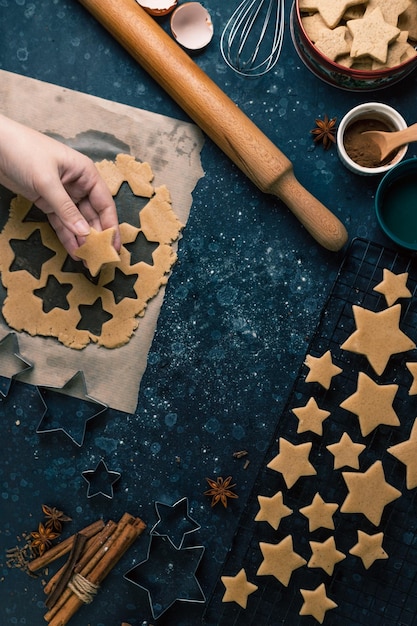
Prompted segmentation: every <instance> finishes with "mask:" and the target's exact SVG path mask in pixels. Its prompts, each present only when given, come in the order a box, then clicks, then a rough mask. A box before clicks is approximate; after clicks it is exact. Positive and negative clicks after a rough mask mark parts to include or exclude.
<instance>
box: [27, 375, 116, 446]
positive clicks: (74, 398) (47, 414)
mask: <svg viewBox="0 0 417 626" xmlns="http://www.w3.org/2000/svg"><path fill="white" fill-rule="evenodd" d="M37 390H38V393H39V396H40V398H41V400H42V402H43V404H44V406H45V411H44V413H43V415H42V418H41V421H40V422H39V424H38V427H37V429H36V432H37V433H51V432H57V431H59V430H62V431H63V432H64V433H65V434H66V435H67V436H68V437H69V438H70V439H71V440H72V441H73V442H74V443H75V444H76V445H77V446H79V447H81V446H82V445H83V443H84V437H85V432H86V428H87V422H89V421H90V420H92V419H93V418H95V417H97V416H98V415H100V414H101V413H103V412H104V411H105V410H106V409H107V408H108V406H107V404H104V403H103V402H100V401H99V400H96V399H95V398H93V397H91V396H89V395H88V393H87V387H86V383H85V377H84V373H83V372H82V371H81V370H79V371H78V372H76V374H74V376H72V378H70V379H69V380H68V381H67V382H66V383H65V384H64V386H63V387H43V386H38V387H37ZM72 394H74V395H72ZM63 399H65V400H63Z"/></svg>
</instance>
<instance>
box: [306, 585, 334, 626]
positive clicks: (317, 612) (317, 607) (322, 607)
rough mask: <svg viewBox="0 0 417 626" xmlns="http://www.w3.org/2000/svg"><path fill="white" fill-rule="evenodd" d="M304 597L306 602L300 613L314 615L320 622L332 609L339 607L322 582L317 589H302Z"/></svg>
mask: <svg viewBox="0 0 417 626" xmlns="http://www.w3.org/2000/svg"><path fill="white" fill-rule="evenodd" d="M300 592H301V595H302V596H303V598H304V604H303V606H302V607H301V609H300V615H312V616H313V617H314V618H315V619H316V620H317V621H318V622H319V623H320V624H322V623H323V621H324V617H325V615H326V613H327V611H329V610H330V609H335V608H336V607H337V604H336V602H333V600H330V598H328V597H327V595H326V587H325V586H324V583H321V585H319V586H318V587H317V588H316V589H300Z"/></svg>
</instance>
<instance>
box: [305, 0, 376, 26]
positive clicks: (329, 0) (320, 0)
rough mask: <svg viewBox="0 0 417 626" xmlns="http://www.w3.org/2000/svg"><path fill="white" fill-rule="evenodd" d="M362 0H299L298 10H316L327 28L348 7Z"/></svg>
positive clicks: (340, 16)
mask: <svg viewBox="0 0 417 626" xmlns="http://www.w3.org/2000/svg"><path fill="white" fill-rule="evenodd" d="M363 2H364V0H299V6H300V11H318V12H319V13H320V15H321V16H322V18H323V20H324V21H325V22H326V24H327V26H328V27H329V28H334V27H335V26H336V25H337V24H338V23H339V22H340V20H341V19H342V17H343V14H344V13H345V12H346V9H348V8H349V7H352V6H355V5H356V4H363Z"/></svg>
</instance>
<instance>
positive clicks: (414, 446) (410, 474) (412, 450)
mask: <svg viewBox="0 0 417 626" xmlns="http://www.w3.org/2000/svg"><path fill="white" fill-rule="evenodd" d="M387 452H389V453H390V454H392V456H394V457H395V458H396V459H398V460H399V461H401V463H404V465H405V466H406V485H407V489H414V487H417V419H415V420H414V424H413V427H412V429H411V433H410V437H409V438H408V439H407V440H406V441H403V442H402V443H397V444H396V445H395V446H391V447H390V448H388V450H387Z"/></svg>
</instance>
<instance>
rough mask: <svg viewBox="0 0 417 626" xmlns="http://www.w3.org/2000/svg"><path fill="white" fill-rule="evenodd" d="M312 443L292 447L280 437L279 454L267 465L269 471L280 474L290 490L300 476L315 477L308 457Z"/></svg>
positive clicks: (292, 445) (314, 471)
mask: <svg viewBox="0 0 417 626" xmlns="http://www.w3.org/2000/svg"><path fill="white" fill-rule="evenodd" d="M311 446H312V443H311V442H310V441H308V442H307V443H300V444H298V445H294V444H292V443H290V442H289V441H287V440H286V439H283V437H280V439H279V453H278V454H277V455H276V456H275V457H274V458H273V459H272V461H270V462H269V463H268V465H267V467H269V469H272V470H274V471H275V472H280V473H281V474H282V476H283V478H284V481H285V484H286V485H287V487H288V489H290V488H291V487H292V486H293V485H295V483H296V482H297V480H298V479H299V478H300V477H301V476H315V475H316V474H317V472H316V470H315V468H314V467H313V465H312V464H311V463H310V461H309V459H308V457H309V454H310V450H311Z"/></svg>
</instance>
